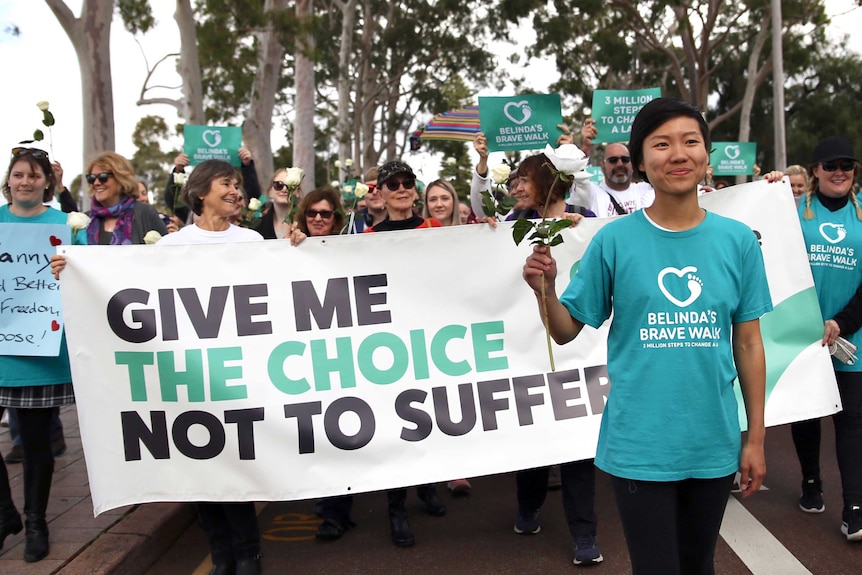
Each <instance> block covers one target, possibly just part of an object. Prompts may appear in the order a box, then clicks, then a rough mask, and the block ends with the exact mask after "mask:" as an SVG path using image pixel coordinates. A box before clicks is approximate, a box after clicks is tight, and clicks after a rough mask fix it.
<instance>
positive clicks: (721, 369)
mask: <svg viewBox="0 0 862 575" xmlns="http://www.w3.org/2000/svg"><path fill="white" fill-rule="evenodd" d="M560 299H561V301H562V303H563V305H565V306H566V308H567V309H568V310H569V313H570V314H571V315H572V317H574V318H576V319H578V320H579V321H581V322H583V323H584V324H586V325H590V326H593V327H598V326H600V325H601V324H602V323H603V322H604V321H605V320H606V319H607V318H608V317H610V316H611V312H613V320H612V321H611V327H610V331H609V334H608V376H609V378H610V381H611V391H610V394H609V396H608V400H607V405H606V406H605V410H604V413H603V416H602V424H601V430H600V433H599V444H598V448H597V451H596V465H597V466H598V467H599V468H600V469H602V470H604V471H606V472H607V473H610V474H612V475H616V476H618V477H624V478H627V479H636V480H643V481H678V480H682V479H688V478H716V477H723V476H726V475H730V474H731V473H733V472H735V471H736V470H737V468H738V466H739V450H740V429H739V419H738V408H737V404H736V397H735V395H734V390H733V381H734V379H735V378H736V375H737V374H736V368H735V366H734V363H733V351H732V346H731V337H730V336H731V327H732V326H733V324H736V323H741V322H746V321H751V320H754V319H757V318H759V317H760V316H761V315H763V314H764V313H766V312H768V311H770V310H771V309H772V299H771V297H770V295H769V286H768V285H767V281H766V271H765V269H764V265H763V255H762V253H761V251H760V246H759V245H758V243H757V239H756V238H755V236H754V233H753V232H752V231H751V229H750V228H748V227H747V226H745V225H744V224H742V223H740V222H737V221H735V220H731V219H728V218H724V217H721V216H718V215H716V214H712V213H707V214H706V217H705V219H704V221H703V222H702V223H701V224H700V225H698V226H697V227H695V228H693V229H691V230H686V231H683V232H671V231H665V230H661V229H659V228H657V227H656V226H654V225H653V224H652V223H651V222H650V221H649V220H647V219H646V217H645V216H644V214H643V212H642V211H637V212H635V213H634V214H631V215H628V216H625V217H623V218H620V219H619V220H616V221H614V222H612V223H610V224H608V225H606V226H605V227H604V228H602V229H601V230H600V231H599V232H598V234H596V236H595V237H594V238H593V240H592V242H591V243H590V245H589V246H588V248H587V251H586V253H585V254H584V257H583V259H582V260H581V262H580V265H579V267H578V272H577V274H576V275H575V277H574V278H572V281H571V283H570V284H569V286H568V287H567V288H566V290H565V292H564V293H563V296H562V297H561V298H560Z"/></svg>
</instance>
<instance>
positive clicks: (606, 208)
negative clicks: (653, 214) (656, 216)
mask: <svg viewBox="0 0 862 575" xmlns="http://www.w3.org/2000/svg"><path fill="white" fill-rule="evenodd" d="M591 195H592V200H591V202H590V209H591V210H592V211H593V212H595V214H596V216H598V217H600V218H609V217H613V216H618V215H620V214H618V213H617V210H616V208H615V207H614V204H613V202H612V201H611V198H610V197H611V196H613V198H614V199H615V200H616V201H617V203H618V204H619V205H620V207H622V208H623V209H624V210H625V211H626V213H628V214H630V213H632V212H634V211H636V210H640V209H643V208H648V207H650V206H651V205H652V203H653V200H655V190H653V187H652V186H651V185H649V184H648V183H646V182H632V183H631V184H629V187H628V189H625V190H623V191H617V190H614V189H611V188H609V187H608V186H607V184H605V183H604V182H603V183H601V184H595V183H594V184H593V185H592V193H591Z"/></svg>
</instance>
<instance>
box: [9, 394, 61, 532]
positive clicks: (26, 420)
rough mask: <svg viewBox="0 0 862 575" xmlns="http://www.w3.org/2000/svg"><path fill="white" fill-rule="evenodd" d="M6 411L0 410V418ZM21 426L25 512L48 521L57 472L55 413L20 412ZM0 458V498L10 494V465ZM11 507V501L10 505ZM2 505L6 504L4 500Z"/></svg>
mask: <svg viewBox="0 0 862 575" xmlns="http://www.w3.org/2000/svg"><path fill="white" fill-rule="evenodd" d="M4 411H6V408H5V407H0V417H2V416H3V412H4ZM18 425H19V428H20V430H21V446H22V447H23V448H24V513H25V514H27V515H29V516H35V517H38V518H42V519H44V517H45V509H46V508H47V507H48V496H49V494H50V492H51V476H52V475H53V473H54V454H53V453H51V435H50V428H51V410H50V409H41V408H40V409H29V408H28V409H19V410H18ZM2 459H3V458H2V457H0V482H2V483H3V486H2V487H0V498H5V497H6V494H7V493H9V475H8V472H7V471H6V463H5V462H3V461H2ZM8 503H9V504H11V499H10V501H9V502H8ZM0 505H3V502H2V501H0Z"/></svg>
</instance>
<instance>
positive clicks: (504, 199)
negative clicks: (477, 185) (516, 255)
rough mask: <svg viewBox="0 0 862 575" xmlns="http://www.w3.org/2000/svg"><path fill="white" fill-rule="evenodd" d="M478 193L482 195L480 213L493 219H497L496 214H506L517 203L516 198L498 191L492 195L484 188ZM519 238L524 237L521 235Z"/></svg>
mask: <svg viewBox="0 0 862 575" xmlns="http://www.w3.org/2000/svg"><path fill="white" fill-rule="evenodd" d="M480 195H481V196H482V213H484V214H485V216H486V217H489V218H494V219H495V220H497V219H499V217H498V216H505V215H506V214H508V213H509V212H510V211H512V208H514V207H515V204H517V203H518V200H516V199H515V198H513V197H512V196H510V195H508V194H503V193H500V194H495V195H492V194H491V192H489V191H487V190H486V191H482V192H480ZM525 233H526V232H525ZM521 239H524V238H523V237H521ZM515 243H516V244H517V243H521V241H520V240H515Z"/></svg>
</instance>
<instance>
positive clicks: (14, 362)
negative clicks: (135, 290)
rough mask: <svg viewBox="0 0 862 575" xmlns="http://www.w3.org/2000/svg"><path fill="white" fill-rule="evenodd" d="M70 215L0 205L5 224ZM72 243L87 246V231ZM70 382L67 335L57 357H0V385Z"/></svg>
mask: <svg viewBox="0 0 862 575" xmlns="http://www.w3.org/2000/svg"><path fill="white" fill-rule="evenodd" d="M67 217H68V216H67V215H66V214H64V213H63V212H61V211H59V210H55V209H54V208H48V209H47V210H46V211H44V212H42V213H41V214H39V215H38V216H34V217H32V218H22V217H19V216H16V215H15V214H13V213H12V212H10V211H9V206H8V205H5V206H0V223H3V224H10V223H11V224H65V223H66V218H67ZM72 243H74V244H78V245H86V243H87V232H86V230H80V231H78V232H77V233H75V234H73V235H72ZM71 381H72V373H71V371H70V369H69V351H68V349H66V335H65V334H64V335H63V338H62V339H61V341H60V354H59V355H58V356H57V357H25V356H12V355H2V356H0V387H24V386H28V385H53V384H57V383H69V382H71Z"/></svg>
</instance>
